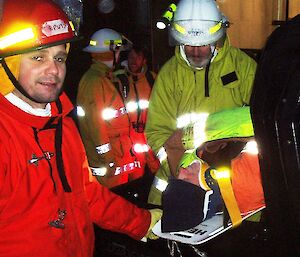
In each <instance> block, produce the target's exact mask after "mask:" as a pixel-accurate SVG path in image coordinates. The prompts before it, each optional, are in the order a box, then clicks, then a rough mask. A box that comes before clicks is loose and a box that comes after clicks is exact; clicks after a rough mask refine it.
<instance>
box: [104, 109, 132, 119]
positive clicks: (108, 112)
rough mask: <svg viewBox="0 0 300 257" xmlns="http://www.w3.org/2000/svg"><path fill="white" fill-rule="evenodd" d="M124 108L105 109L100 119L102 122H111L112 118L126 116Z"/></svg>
mask: <svg viewBox="0 0 300 257" xmlns="http://www.w3.org/2000/svg"><path fill="white" fill-rule="evenodd" d="M126 113H127V111H126V108H125V107H121V108H120V109H117V110H115V109H113V108H106V109H104V110H103V111H102V118H103V119H104V120H111V119H114V118H118V117H119V116H122V115H124V114H126Z"/></svg>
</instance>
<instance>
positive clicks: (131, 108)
mask: <svg viewBox="0 0 300 257" xmlns="http://www.w3.org/2000/svg"><path fill="white" fill-rule="evenodd" d="M148 107H149V101H148V100H145V99H141V100H139V101H138V102H135V101H130V102H128V103H127V104H126V109H127V111H128V112H135V111H136V110H137V109H138V108H140V109H141V110H145V109H147V108H148Z"/></svg>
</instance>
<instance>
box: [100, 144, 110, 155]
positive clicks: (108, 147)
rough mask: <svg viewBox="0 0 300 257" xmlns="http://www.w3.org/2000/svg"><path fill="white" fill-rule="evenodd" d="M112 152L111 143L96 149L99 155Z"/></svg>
mask: <svg viewBox="0 0 300 257" xmlns="http://www.w3.org/2000/svg"><path fill="white" fill-rule="evenodd" d="M110 150H111V146H110V143H107V144H104V145H99V146H97V147H96V152H97V153H98V154H105V153H107V152H109V151H110Z"/></svg>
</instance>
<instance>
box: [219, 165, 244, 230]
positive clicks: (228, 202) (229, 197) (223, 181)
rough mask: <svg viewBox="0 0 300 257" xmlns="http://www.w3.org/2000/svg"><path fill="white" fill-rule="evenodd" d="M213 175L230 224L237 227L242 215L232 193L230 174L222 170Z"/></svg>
mask: <svg viewBox="0 0 300 257" xmlns="http://www.w3.org/2000/svg"><path fill="white" fill-rule="evenodd" d="M215 175H216V176H215V178H216V179H217V181H218V185H219V188H220V192H221V195H222V198H223V200H224V203H225V206H226V208H227V211H228V213H229V216H230V220H231V222H232V226H233V227H237V226H238V225H240V224H241V223H242V216H241V212H240V210H239V207H238V205H237V202H236V199H235V196H234V193H233V189H232V185H231V180H230V176H229V175H228V172H224V171H223V172H216V174H215Z"/></svg>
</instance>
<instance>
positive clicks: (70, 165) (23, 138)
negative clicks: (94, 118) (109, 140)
mask: <svg viewBox="0 0 300 257" xmlns="http://www.w3.org/2000/svg"><path fill="white" fill-rule="evenodd" d="M60 101H61V103H62V112H59V111H58V109H57V106H56V104H55V103H51V113H52V114H51V117H39V116H33V115H31V114H28V113H26V112H24V111H22V110H21V109H19V108H17V107H16V106H15V105H13V104H12V103H10V102H9V101H7V100H6V99H5V98H4V97H3V96H2V95H0V114H1V121H0V132H1V133H0V143H1V144H0V153H1V162H0V170H1V172H0V188H1V202H0V245H1V247H0V256H1V257H4V256H5V257H8V256H24V257H32V256H41V255H42V256H44V257H53V256H57V257H65V256H74V257H92V256H93V248H94V232H93V225H92V224H93V223H95V224H98V225H99V226H101V227H102V228H104V229H109V230H113V231H117V232H122V233H126V234H128V235H130V236H131V237H133V238H135V239H140V238H142V237H143V236H144V235H145V234H146V233H147V231H148V228H149V225H150V216H151V215H150V213H149V212H148V211H146V210H142V209H138V208H136V207H135V206H134V205H132V204H130V203H129V202H127V201H124V199H122V198H121V197H119V196H117V195H115V194H113V193H111V192H110V191H109V190H108V189H107V188H105V187H103V186H101V185H100V184H99V183H98V182H97V181H96V180H95V178H94V177H93V176H92V174H91V172H90V170H89V168H88V164H87V160H86V155H85V151H84V148H83V145H82V142H81V139H80V135H79V133H78V130H77V128H76V126H75V123H74V122H73V120H72V119H71V118H70V117H67V114H68V113H69V112H70V110H71V109H72V105H71V102H70V101H69V100H68V98H67V96H66V95H65V94H63V95H62V96H61V97H60ZM60 117H61V118H62V120H63V121H62V128H63V129H62V138H63V140H62V145H61V156H62V157H61V158H62V159H63V166H64V169H63V170H64V172H63V173H60V171H59V169H58V168H57V163H58V162H60V158H59V151H57V144H56V140H57V137H56V136H55V134H56V133H57V131H58V130H59V126H58V120H59V118H60Z"/></svg>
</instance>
